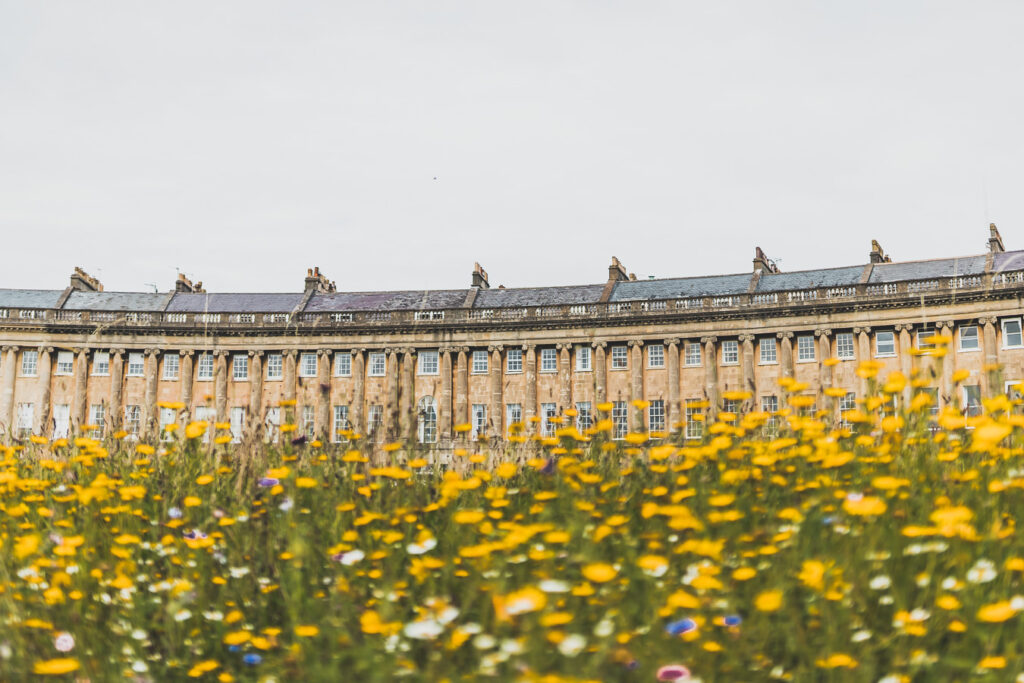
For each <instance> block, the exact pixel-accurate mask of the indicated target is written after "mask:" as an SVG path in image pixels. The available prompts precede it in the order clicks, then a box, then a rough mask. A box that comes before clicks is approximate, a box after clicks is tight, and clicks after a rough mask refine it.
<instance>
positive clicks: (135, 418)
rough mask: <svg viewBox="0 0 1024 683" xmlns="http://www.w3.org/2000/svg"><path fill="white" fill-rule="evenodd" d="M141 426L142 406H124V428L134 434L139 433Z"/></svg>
mask: <svg viewBox="0 0 1024 683" xmlns="http://www.w3.org/2000/svg"><path fill="white" fill-rule="evenodd" d="M141 428H142V406H125V407H124V430H125V431H126V432H128V433H129V434H133V435H135V436H138V435H139V430H140V429H141Z"/></svg>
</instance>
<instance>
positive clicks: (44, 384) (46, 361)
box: [32, 346, 53, 436]
mask: <svg viewBox="0 0 1024 683" xmlns="http://www.w3.org/2000/svg"><path fill="white" fill-rule="evenodd" d="M36 371H37V375H38V378H37V379H36V382H37V387H38V389H37V393H36V407H35V415H34V416H33V420H32V431H33V432H34V433H35V434H39V435H41V436H47V435H48V433H49V430H48V427H49V424H48V423H49V421H50V385H51V381H50V380H51V376H52V371H53V347H52V346H40V347H39V362H38V365H37V366H36Z"/></svg>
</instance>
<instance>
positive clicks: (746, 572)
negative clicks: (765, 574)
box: [732, 567, 757, 581]
mask: <svg viewBox="0 0 1024 683" xmlns="http://www.w3.org/2000/svg"><path fill="white" fill-rule="evenodd" d="M755 576H757V570H756V569H754V568H753V567H739V568H738V569H735V570H733V573H732V578H734V579H736V580H737V581H749V580H750V579H752V578H754V577H755Z"/></svg>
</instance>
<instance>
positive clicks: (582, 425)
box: [576, 401, 594, 433]
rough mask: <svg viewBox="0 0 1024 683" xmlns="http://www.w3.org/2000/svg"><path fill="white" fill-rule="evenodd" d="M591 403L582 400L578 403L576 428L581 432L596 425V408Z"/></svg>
mask: <svg viewBox="0 0 1024 683" xmlns="http://www.w3.org/2000/svg"><path fill="white" fill-rule="evenodd" d="M591 405H592V404H591V403H590V401H580V402H578V403H577V404H576V429H577V431H579V432H580V433H584V432H586V431H587V430H588V429H590V428H591V427H593V426H594V410H593V408H592V407H591Z"/></svg>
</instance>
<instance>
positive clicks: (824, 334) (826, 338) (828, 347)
mask: <svg viewBox="0 0 1024 683" xmlns="http://www.w3.org/2000/svg"><path fill="white" fill-rule="evenodd" d="M814 336H815V337H817V338H818V379H819V382H820V384H821V391H822V392H824V391H825V389H828V388H829V387H831V386H832V368H830V367H829V366H827V365H825V361H826V360H828V359H829V358H831V357H832V341H831V339H830V337H831V336H832V330H830V329H828V328H821V329H817V330H815V331H814ZM818 405H821V402H820V401H819V402H818Z"/></svg>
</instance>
